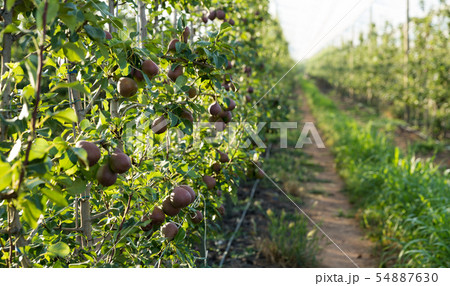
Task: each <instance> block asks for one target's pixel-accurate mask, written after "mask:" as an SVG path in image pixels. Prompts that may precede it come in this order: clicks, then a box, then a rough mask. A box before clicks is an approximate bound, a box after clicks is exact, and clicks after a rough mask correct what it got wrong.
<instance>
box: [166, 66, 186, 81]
mask: <svg viewBox="0 0 450 286" xmlns="http://www.w3.org/2000/svg"><path fill="white" fill-rule="evenodd" d="M183 72H184V70H183V66H180V65H179V66H177V67H176V68H175V69H172V68H171V69H170V70H169V72H168V73H167V75H168V76H169V78H170V79H171V80H172V81H173V82H175V81H176V80H177V78H178V77H179V76H180V75H182V74H183Z"/></svg>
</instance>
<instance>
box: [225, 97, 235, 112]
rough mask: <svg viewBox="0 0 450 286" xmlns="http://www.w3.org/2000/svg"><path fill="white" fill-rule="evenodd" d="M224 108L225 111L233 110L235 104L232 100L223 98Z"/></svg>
mask: <svg viewBox="0 0 450 286" xmlns="http://www.w3.org/2000/svg"><path fill="white" fill-rule="evenodd" d="M224 102H225V105H226V108H225V109H224V110H225V111H232V110H233V109H235V108H236V102H235V101H234V100H232V99H231V98H228V97H227V98H225V100H224Z"/></svg>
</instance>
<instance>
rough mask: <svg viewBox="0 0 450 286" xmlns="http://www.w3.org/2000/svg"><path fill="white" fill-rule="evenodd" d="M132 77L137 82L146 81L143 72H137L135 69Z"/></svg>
mask: <svg viewBox="0 0 450 286" xmlns="http://www.w3.org/2000/svg"><path fill="white" fill-rule="evenodd" d="M131 75H132V76H133V77H134V79H135V80H136V81H139V82H141V81H143V80H144V76H143V75H142V72H141V71H140V70H137V69H135V68H133V70H132V71H131Z"/></svg>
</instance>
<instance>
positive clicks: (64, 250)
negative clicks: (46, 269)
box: [47, 241, 70, 258]
mask: <svg viewBox="0 0 450 286" xmlns="http://www.w3.org/2000/svg"><path fill="white" fill-rule="evenodd" d="M47 253H48V254H50V255H53V256H59V257H63V258H64V257H66V256H67V255H69V254H70V247H69V246H68V245H67V244H65V243H64V242H62V241H60V242H58V243H55V244H53V245H50V247H49V248H48V250H47Z"/></svg>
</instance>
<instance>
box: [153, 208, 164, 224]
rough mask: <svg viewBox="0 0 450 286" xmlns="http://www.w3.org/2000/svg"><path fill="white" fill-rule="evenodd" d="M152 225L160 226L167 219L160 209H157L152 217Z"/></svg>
mask: <svg viewBox="0 0 450 286" xmlns="http://www.w3.org/2000/svg"><path fill="white" fill-rule="evenodd" d="M150 219H151V221H152V225H160V224H162V223H163V222H164V220H165V219H166V215H165V214H164V212H163V210H162V209H161V208H160V207H155V208H154V209H153V211H152V214H151V215H150Z"/></svg>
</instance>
